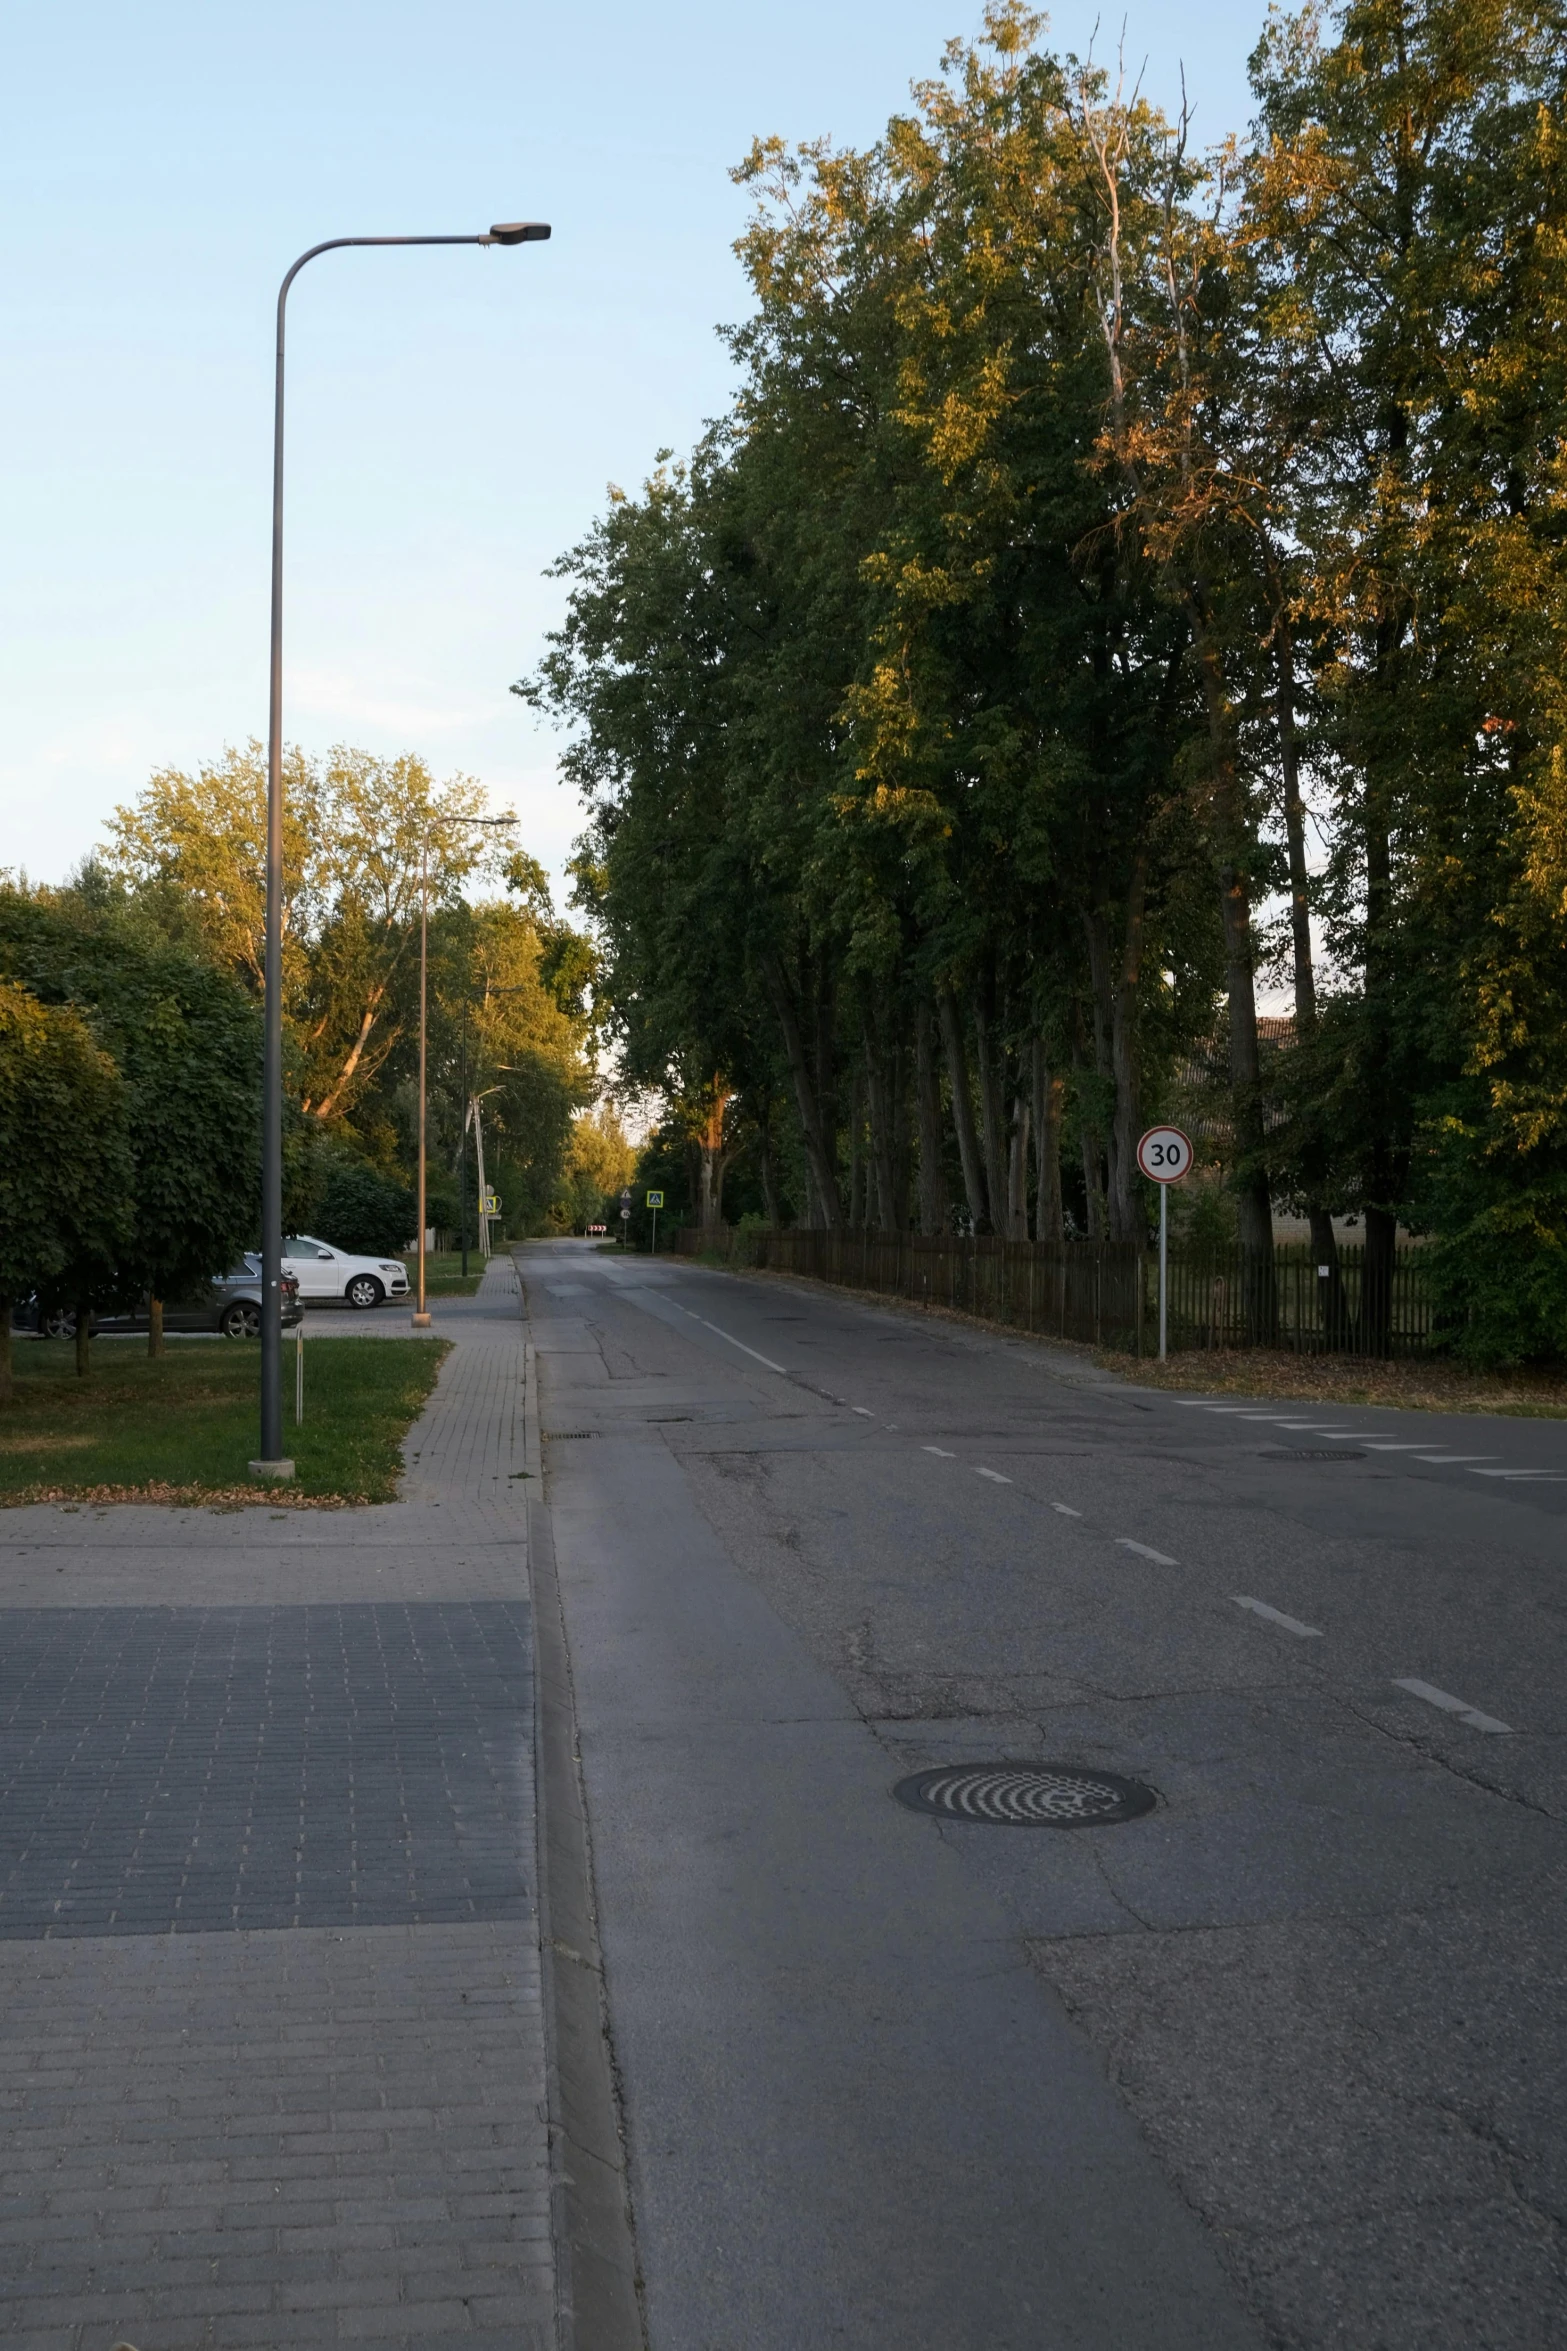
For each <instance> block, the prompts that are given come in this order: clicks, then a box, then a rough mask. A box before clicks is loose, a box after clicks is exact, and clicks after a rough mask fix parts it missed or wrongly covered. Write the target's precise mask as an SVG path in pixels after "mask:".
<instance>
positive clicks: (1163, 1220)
mask: <svg viewBox="0 0 1567 2351" xmlns="http://www.w3.org/2000/svg"><path fill="white" fill-rule="evenodd" d="M1169 1280H1170V1187H1169V1185H1168V1184H1161V1185H1160V1186H1159V1361H1160V1362H1161V1363H1163V1361H1164V1359H1165V1354H1166V1351H1167V1341H1168V1338H1169V1328H1170V1326H1169V1317H1168V1313H1167V1310H1166V1300H1167V1298H1168V1296H1169Z"/></svg>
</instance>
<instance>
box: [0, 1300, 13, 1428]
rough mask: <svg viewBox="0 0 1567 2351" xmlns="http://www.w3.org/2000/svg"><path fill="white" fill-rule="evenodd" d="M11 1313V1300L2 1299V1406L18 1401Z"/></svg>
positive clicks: (0, 1368) (0, 1398)
mask: <svg viewBox="0 0 1567 2351" xmlns="http://www.w3.org/2000/svg"><path fill="white" fill-rule="evenodd" d="M11 1311H12V1305H11V1300H10V1299H9V1298H0V1405H5V1404H14V1403H15V1401H16V1374H15V1371H14V1369H13V1366H12V1363H11Z"/></svg>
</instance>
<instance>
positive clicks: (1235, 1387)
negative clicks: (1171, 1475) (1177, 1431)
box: [1097, 1347, 1567, 1420]
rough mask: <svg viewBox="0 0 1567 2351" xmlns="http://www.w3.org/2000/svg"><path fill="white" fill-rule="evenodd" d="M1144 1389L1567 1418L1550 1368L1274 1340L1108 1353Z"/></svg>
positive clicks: (1107, 1362) (1111, 1366)
mask: <svg viewBox="0 0 1567 2351" xmlns="http://www.w3.org/2000/svg"><path fill="white" fill-rule="evenodd" d="M1097 1361H1098V1362H1099V1363H1101V1364H1102V1365H1103V1366H1104V1368H1105V1369H1106V1370H1107V1371H1114V1372H1119V1373H1120V1375H1121V1377H1122V1378H1123V1379H1126V1380H1129V1381H1131V1382H1132V1383H1133V1384H1134V1385H1135V1386H1137V1387H1141V1388H1173V1389H1175V1390H1177V1391H1179V1392H1180V1393H1182V1394H1185V1395H1190V1396H1279V1397H1283V1398H1284V1399H1286V1400H1287V1401H1288V1402H1289V1403H1292V1404H1331V1405H1341V1404H1384V1405H1391V1406H1393V1407H1394V1408H1395V1409H1397V1410H1399V1411H1403V1412H1500V1413H1508V1414H1512V1415H1515V1416H1519V1417H1522V1418H1526V1419H1528V1418H1533V1419H1539V1420H1562V1419H1567V1379H1564V1378H1563V1377H1562V1376H1561V1374H1560V1373H1550V1372H1510V1373H1498V1372H1480V1371H1468V1370H1466V1369H1465V1368H1464V1366H1463V1365H1462V1364H1457V1363H1444V1362H1433V1363H1370V1362H1367V1361H1365V1360H1364V1359H1363V1358H1360V1357H1356V1356H1353V1355H1295V1354H1287V1353H1284V1352H1282V1351H1277V1350H1273V1349H1270V1348H1266V1347H1236V1348H1213V1349H1205V1348H1193V1349H1191V1350H1189V1351H1187V1352H1183V1353H1182V1354H1179V1355H1172V1356H1171V1357H1170V1358H1169V1359H1168V1361H1167V1362H1164V1363H1159V1362H1150V1361H1149V1360H1148V1358H1147V1357H1144V1358H1142V1359H1141V1360H1139V1358H1138V1357H1137V1356H1135V1355H1112V1354H1101V1355H1100V1356H1098V1358H1097Z"/></svg>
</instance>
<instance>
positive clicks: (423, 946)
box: [279, 809, 517, 1331]
mask: <svg viewBox="0 0 1567 2351" xmlns="http://www.w3.org/2000/svg"><path fill="white" fill-rule="evenodd" d="M468 821H469V824H470V825H471V826H473V827H476V828H478V829H479V830H481V831H485V832H504V831H505V829H506V827H507V826H508V825H514V824H515V823H516V821H517V819H516V816H515V814H514V813H513V812H512V811H511V810H509V809H508V811H507V813H506V814H505V815H504V816H475V817H470V818H469V820H468ZM429 993H430V834H429V830H428V828H426V831H425V836H424V841H423V844H422V846H421V848H420V851H419V1290H418V1296H417V1298H416V1300H415V1302H414V1329H415V1330H416V1331H427V1330H428V1329H429V1327H430V1317H429V1313H428V1311H427V1310H426V1307H425V1303H424V1235H425V1222H424V1215H425V1208H424V1202H425V1119H426V1113H425V1102H426V1086H425V1070H426V1066H427V1054H426V1040H427V1035H428V1021H427V1011H428V1005H429ZM463 1010H464V1015H465V1017H466V1012H467V1004H466V999H465V1001H464V1006H463ZM466 1066H467V1057H466V1055H464V1067H465V1068H466ZM463 1132H464V1134H466V1133H467V1129H466V1127H465V1128H464V1129H463ZM467 1270H468V1269H467V1265H466V1263H464V1266H463V1271H464V1272H465V1273H466V1272H467ZM281 1327H282V1326H281V1322H280V1324H279V1328H280V1329H281Z"/></svg>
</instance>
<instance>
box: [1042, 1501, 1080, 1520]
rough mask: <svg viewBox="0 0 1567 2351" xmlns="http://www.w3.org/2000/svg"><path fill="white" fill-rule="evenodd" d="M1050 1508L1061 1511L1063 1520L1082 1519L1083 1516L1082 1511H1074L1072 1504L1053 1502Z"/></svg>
mask: <svg viewBox="0 0 1567 2351" xmlns="http://www.w3.org/2000/svg"><path fill="white" fill-rule="evenodd" d="M1050 1507H1051V1509H1052V1510H1059V1511H1060V1513H1061V1516H1062V1517H1063V1518H1081V1517H1082V1515H1083V1514H1082V1512H1081V1511H1080V1510H1074V1509H1073V1508H1072V1505H1071V1503H1070V1502H1052V1503H1051V1505H1050Z"/></svg>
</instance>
